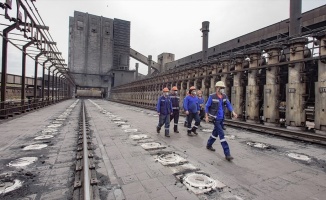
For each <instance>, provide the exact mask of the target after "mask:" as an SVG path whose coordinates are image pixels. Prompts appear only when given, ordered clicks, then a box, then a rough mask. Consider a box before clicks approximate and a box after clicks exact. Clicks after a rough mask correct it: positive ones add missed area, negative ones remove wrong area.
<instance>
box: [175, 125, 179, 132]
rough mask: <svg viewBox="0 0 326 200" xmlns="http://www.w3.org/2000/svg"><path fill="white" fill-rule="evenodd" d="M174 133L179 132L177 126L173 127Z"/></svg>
mask: <svg viewBox="0 0 326 200" xmlns="http://www.w3.org/2000/svg"><path fill="white" fill-rule="evenodd" d="M174 132H175V133H179V131H178V125H174Z"/></svg>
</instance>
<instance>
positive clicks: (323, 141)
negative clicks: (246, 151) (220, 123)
mask: <svg viewBox="0 0 326 200" xmlns="http://www.w3.org/2000/svg"><path fill="white" fill-rule="evenodd" d="M110 101H112V102H115V103H121V104H125V105H129V106H135V107H140V108H145V109H149V110H155V108H153V107H152V106H146V105H136V104H130V103H127V102H118V101H113V100H110ZM180 115H183V116H184V114H183V113H182V114H181V113H180ZM225 124H226V125H229V126H232V127H236V128H241V129H246V130H251V131H255V132H259V133H263V134H269V135H275V136H279V137H285V138H288V139H294V140H299V141H305V142H311V143H314V144H320V145H324V146H326V135H322V134H317V133H312V132H307V131H297V130H289V129H286V128H282V127H270V126H266V125H262V124H253V123H248V122H244V121H236V120H229V119H226V120H225Z"/></svg>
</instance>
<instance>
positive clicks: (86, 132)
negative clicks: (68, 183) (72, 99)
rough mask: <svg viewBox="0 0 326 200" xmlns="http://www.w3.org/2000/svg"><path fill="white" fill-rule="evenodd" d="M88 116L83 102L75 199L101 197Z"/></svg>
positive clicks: (80, 118) (91, 199)
mask: <svg viewBox="0 0 326 200" xmlns="http://www.w3.org/2000/svg"><path fill="white" fill-rule="evenodd" d="M91 137H92V136H91V131H90V129H89V124H88V121H87V117H86V107H85V102H84V100H82V102H81V112H80V116H79V130H78V139H77V155H76V161H77V162H76V173H75V182H74V193H73V199H74V200H97V199H100V195H99V189H98V186H97V183H98V180H97V178H96V171H95V164H94V161H93V153H92V138H91Z"/></svg>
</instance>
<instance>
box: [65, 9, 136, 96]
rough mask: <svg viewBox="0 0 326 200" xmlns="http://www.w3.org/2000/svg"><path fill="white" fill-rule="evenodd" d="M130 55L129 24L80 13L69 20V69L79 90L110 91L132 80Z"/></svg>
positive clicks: (77, 12) (75, 13)
mask: <svg viewBox="0 0 326 200" xmlns="http://www.w3.org/2000/svg"><path fill="white" fill-rule="evenodd" d="M129 55H130V22H129V21H124V20H120V19H109V18H105V17H102V16H96V15H91V14H88V13H83V12H79V11H75V12H74V17H70V18H69V56H68V57H69V59H68V65H69V66H68V67H69V70H70V72H71V74H72V76H73V77H74V78H75V81H76V84H77V87H79V88H83V87H85V88H87V87H91V88H106V89H105V90H106V91H107V92H109V90H110V88H111V87H112V86H117V85H120V84H125V83H128V82H131V81H133V80H134V76H135V75H134V74H135V71H134V70H133V71H129ZM107 92H106V94H108V93H107Z"/></svg>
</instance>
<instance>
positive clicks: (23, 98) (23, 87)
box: [20, 41, 34, 112]
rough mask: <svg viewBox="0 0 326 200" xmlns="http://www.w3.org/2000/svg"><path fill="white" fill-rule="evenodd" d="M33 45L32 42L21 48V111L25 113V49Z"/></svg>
mask: <svg viewBox="0 0 326 200" xmlns="http://www.w3.org/2000/svg"><path fill="white" fill-rule="evenodd" d="M33 43H34V41H30V42H28V43H27V44H25V45H24V46H23V55H22V82H21V97H20V100H21V109H22V110H21V111H22V112H25V109H24V104H25V85H26V84H25V82H26V55H27V53H26V49H27V47H29V46H30V45H32V44H33Z"/></svg>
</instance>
